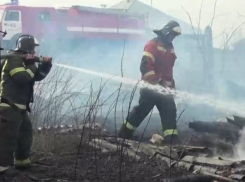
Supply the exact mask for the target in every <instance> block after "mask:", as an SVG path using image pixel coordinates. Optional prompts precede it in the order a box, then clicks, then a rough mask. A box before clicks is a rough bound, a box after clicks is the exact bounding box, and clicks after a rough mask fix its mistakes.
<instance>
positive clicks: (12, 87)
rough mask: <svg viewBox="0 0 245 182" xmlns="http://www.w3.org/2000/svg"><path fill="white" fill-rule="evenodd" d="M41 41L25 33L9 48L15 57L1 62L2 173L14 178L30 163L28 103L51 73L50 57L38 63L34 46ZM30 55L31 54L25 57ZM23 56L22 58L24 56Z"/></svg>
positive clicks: (0, 160)
mask: <svg viewBox="0 0 245 182" xmlns="http://www.w3.org/2000/svg"><path fill="white" fill-rule="evenodd" d="M36 46H39V43H38V41H37V40H36V39H35V38H34V37H33V36H31V35H22V36H21V37H19V38H18V40H17V42H16V49H15V50H14V51H10V52H9V54H12V55H13V57H11V58H8V59H6V60H4V61H3V62H1V64H2V65H1V66H2V72H1V93H0V99H1V100H0V175H4V176H7V177H14V176H15V175H17V174H18V173H19V170H16V169H15V168H14V167H11V166H12V165H13V164H14V165H15V167H16V168H18V169H20V168H25V167H28V166H30V163H31V161H30V158H29V157H30V154H31V146H32V124H31V121H30V119H29V117H28V112H30V107H29V104H30V103H31V102H33V86H34V84H35V81H41V80H42V79H44V78H45V77H46V76H47V74H48V73H49V71H50V69H51V67H52V63H51V60H52V59H51V58H49V57H43V59H42V60H43V61H42V62H41V63H39V65H38V66H36V64H35V58H34V55H35V47H36ZM23 55H29V57H28V56H27V57H25V58H24V57H23ZM21 56H22V57H21Z"/></svg>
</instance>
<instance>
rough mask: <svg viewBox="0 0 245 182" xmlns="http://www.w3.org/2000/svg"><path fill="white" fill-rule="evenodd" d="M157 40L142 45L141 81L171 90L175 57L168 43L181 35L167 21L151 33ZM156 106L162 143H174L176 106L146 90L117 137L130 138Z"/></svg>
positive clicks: (164, 97) (155, 93)
mask: <svg viewBox="0 0 245 182" xmlns="http://www.w3.org/2000/svg"><path fill="white" fill-rule="evenodd" d="M153 32H154V33H155V34H156V35H157V37H156V38H154V39H152V40H150V41H149V42H147V43H146V45H145V47H144V52H143V57H142V60H141V65H140V71H141V74H142V80H144V81H145V82H147V83H150V84H153V85H157V84H158V85H160V86H163V87H165V88H170V89H175V81H174V78H173V66H174V63H175V59H176V55H175V52H174V47H173V44H172V41H173V40H174V38H175V37H176V36H178V35H180V34H181V28H180V25H179V24H178V23H177V22H176V21H170V22H168V23H167V24H166V25H165V26H164V27H163V28H162V29H160V30H154V31H153ZM154 106H156V107H157V109H158V111H159V113H160V117H161V122H162V127H163V133H164V141H165V142H166V143H169V142H170V141H172V142H173V143H175V142H177V141H178V132H177V130H176V129H175V125H176V105H175V102H174V98H173V97H172V96H171V95H163V94H160V93H158V92H156V91H153V90H150V89H148V88H143V89H141V90H140V99H139V104H138V105H137V106H135V107H134V108H133V109H132V111H131V112H130V113H129V115H128V116H127V117H126V120H125V121H124V123H123V125H122V126H121V128H120V131H119V137H122V138H126V139H130V138H131V137H132V135H133V132H134V131H135V129H136V128H137V127H138V126H139V125H140V124H141V123H142V121H143V120H144V119H145V117H146V116H147V115H148V114H149V113H150V111H151V110H152V109H153V107H154Z"/></svg>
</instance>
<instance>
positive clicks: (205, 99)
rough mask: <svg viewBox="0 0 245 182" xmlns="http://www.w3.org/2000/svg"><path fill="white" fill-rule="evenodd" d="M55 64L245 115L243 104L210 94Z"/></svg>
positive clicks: (181, 99)
mask: <svg viewBox="0 0 245 182" xmlns="http://www.w3.org/2000/svg"><path fill="white" fill-rule="evenodd" d="M55 65H56V66H58V67H62V68H67V69H71V70H76V71H78V72H82V73H86V74H90V75H94V76H98V77H102V78H106V79H110V80H113V81H116V82H120V83H123V84H127V85H131V86H135V85H136V84H137V85H138V87H139V88H145V87H147V88H149V89H152V90H155V91H157V92H159V93H161V94H164V95H172V96H174V97H177V98H178V101H179V102H184V101H189V102H191V103H194V104H206V105H208V106H211V107H213V108H215V109H218V110H222V111H224V112H226V113H227V115H229V114H233V115H239V116H245V107H244V105H245V104H237V103H231V102H229V103H228V102H224V101H219V100H215V98H212V97H211V96H204V95H199V96H197V95H194V94H190V93H188V92H183V91H177V90H171V89H169V88H164V87H162V86H159V85H151V84H149V83H146V82H144V81H136V80H133V79H129V78H125V77H120V76H113V75H110V74H106V73H101V72H97V71H91V70H87V69H83V68H77V67H73V66H68V65H65V64H55Z"/></svg>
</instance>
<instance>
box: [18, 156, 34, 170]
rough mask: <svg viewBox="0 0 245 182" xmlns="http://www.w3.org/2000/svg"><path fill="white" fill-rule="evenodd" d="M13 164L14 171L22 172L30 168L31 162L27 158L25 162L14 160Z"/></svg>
mask: <svg viewBox="0 0 245 182" xmlns="http://www.w3.org/2000/svg"><path fill="white" fill-rule="evenodd" d="M14 164H15V168H16V169H19V170H24V169H28V168H30V167H31V160H30V159H29V158H28V159H25V160H15V163H14Z"/></svg>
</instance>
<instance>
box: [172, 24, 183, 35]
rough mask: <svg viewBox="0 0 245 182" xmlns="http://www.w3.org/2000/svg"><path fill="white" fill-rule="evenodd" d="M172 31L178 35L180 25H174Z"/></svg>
mask: <svg viewBox="0 0 245 182" xmlns="http://www.w3.org/2000/svg"><path fill="white" fill-rule="evenodd" d="M173 32H174V33H176V34H177V35H180V34H181V28H180V26H178V27H174V28H173Z"/></svg>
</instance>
